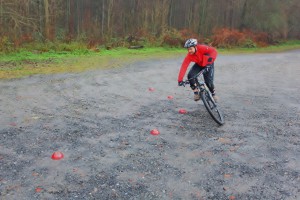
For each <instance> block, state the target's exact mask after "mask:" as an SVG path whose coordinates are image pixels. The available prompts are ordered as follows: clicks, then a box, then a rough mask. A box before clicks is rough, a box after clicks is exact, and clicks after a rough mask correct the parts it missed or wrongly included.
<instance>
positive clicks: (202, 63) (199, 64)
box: [178, 38, 218, 101]
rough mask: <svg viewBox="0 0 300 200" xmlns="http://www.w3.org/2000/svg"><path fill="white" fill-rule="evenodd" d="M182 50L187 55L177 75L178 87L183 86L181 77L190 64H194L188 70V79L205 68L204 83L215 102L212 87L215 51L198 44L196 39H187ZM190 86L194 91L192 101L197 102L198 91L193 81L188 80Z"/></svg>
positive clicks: (215, 98) (198, 97)
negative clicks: (185, 49)
mask: <svg viewBox="0 0 300 200" xmlns="http://www.w3.org/2000/svg"><path fill="white" fill-rule="evenodd" d="M184 48H187V50H188V54H187V55H186V57H185V58H184V60H183V62H182V65H181V68H180V71H179V75H178V85H179V86H182V85H183V81H182V80H183V77H184V75H185V73H186V70H187V68H188V66H189V64H190V63H191V62H194V63H195V64H194V65H193V67H192V68H191V69H190V71H189V73H188V79H191V78H193V77H195V75H197V74H198V73H199V72H200V71H201V70H202V69H204V68H207V71H206V72H204V73H203V76H204V81H205V84H206V85H207V87H208V88H209V90H210V92H211V93H212V96H213V98H214V100H215V101H217V99H218V98H217V96H216V91H215V86H214V61H215V60H216V58H217V54H218V53H217V50H216V49H215V48H213V47H210V46H207V45H202V44H198V42H197V40H196V39H193V38H191V39H188V40H187V41H186V42H185V44H184ZM190 86H191V88H192V90H193V91H194V100H195V101H198V100H199V99H200V95H199V90H198V89H197V88H196V83H195V80H194V79H192V80H190Z"/></svg>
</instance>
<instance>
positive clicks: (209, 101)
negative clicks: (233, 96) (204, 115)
mask: <svg viewBox="0 0 300 200" xmlns="http://www.w3.org/2000/svg"><path fill="white" fill-rule="evenodd" d="M206 70H207V68H205V69H203V70H201V71H200V72H199V73H198V74H197V75H196V76H195V77H193V78H190V79H188V80H184V81H183V86H184V87H185V85H186V84H189V83H190V80H192V79H194V80H195V81H196V88H198V90H199V91H200V97H201V100H202V102H203V104H204V106H205V108H206V110H207V111H208V113H209V114H210V116H211V117H212V118H213V119H214V120H215V122H217V123H218V124H219V125H223V124H224V123H225V122H224V117H223V114H222V112H221V111H220V108H219V107H218V106H217V103H216V102H215V100H214V98H213V97H212V94H211V92H210V91H209V89H208V87H207V85H206V84H205V82H204V78H203V73H204V72H206Z"/></svg>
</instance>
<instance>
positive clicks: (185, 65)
mask: <svg viewBox="0 0 300 200" xmlns="http://www.w3.org/2000/svg"><path fill="white" fill-rule="evenodd" d="M190 63H191V60H190V59H189V56H188V55H187V56H186V57H185V59H184V60H183V62H182V65H181V68H180V71H179V74H178V82H180V81H182V80H183V77H184V75H185V72H186V70H187V68H188V66H189V64H190Z"/></svg>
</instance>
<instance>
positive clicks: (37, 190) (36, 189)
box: [35, 187, 43, 192]
mask: <svg viewBox="0 0 300 200" xmlns="http://www.w3.org/2000/svg"><path fill="white" fill-rule="evenodd" d="M42 190H43V189H42V188H40V187H37V188H35V192H41V191H42Z"/></svg>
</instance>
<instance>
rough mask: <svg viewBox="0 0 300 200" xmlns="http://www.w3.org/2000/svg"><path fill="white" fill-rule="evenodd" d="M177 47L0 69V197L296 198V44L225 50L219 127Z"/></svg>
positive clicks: (299, 172) (299, 86) (299, 144)
mask: <svg viewBox="0 0 300 200" xmlns="http://www.w3.org/2000/svg"><path fill="white" fill-rule="evenodd" d="M182 59H183V57H177V58H174V59H166V60H163V59H160V60H158V59H157V60H150V59H149V60H145V61H142V62H136V63H133V64H127V65H125V64H124V66H123V67H122V68H114V69H110V70H95V71H88V72H84V73H80V74H60V75H48V76H44V75H43V76H32V77H29V78H23V79H17V80H9V81H3V80H2V81H0V113H1V114H0V199H29V200H33V199H126V200H127V199H147V200H148V199H204V200H205V199H216V200H220V199H231V200H232V199H243V200H244V199H264V200H265V199H272V200H274V199H288V200H290V199H291V200H294V199H295V200H296V199H300V161H299V158H300V136H299V134H300V120H299V118H300V104H299V99H300V78H299V77H300V65H299V63H300V51H299V50H298V51H290V52H285V53H272V54H254V55H228V56H224V55H220V56H219V57H218V59H217V62H216V64H215V70H216V72H215V73H216V74H215V76H216V77H215V79H216V80H215V84H216V87H217V92H218V96H219V97H220V102H219V104H220V106H221V108H222V111H223V113H224V114H225V121H226V122H225V125H223V126H221V127H220V126H218V125H217V124H216V123H215V122H214V121H213V120H212V119H211V118H210V116H209V114H208V113H207V112H206V110H205V108H204V106H203V105H202V104H201V103H195V102H194V101H193V100H192V99H193V94H192V92H191V91H190V89H189V88H182V87H178V86H177V74H178V70H179V67H180V64H181V61H182ZM149 88H153V89H154V90H153V91H150V90H149ZM168 96H173V97H174V98H173V99H168ZM179 109H186V110H187V113H186V114H180V113H179V112H178V111H179ZM153 129H158V130H159V132H160V134H159V135H156V136H154V135H151V134H150V131H151V130H153ZM55 151H61V152H62V153H63V154H64V158H63V159H61V160H52V159H51V155H52V153H53V152H55Z"/></svg>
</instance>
